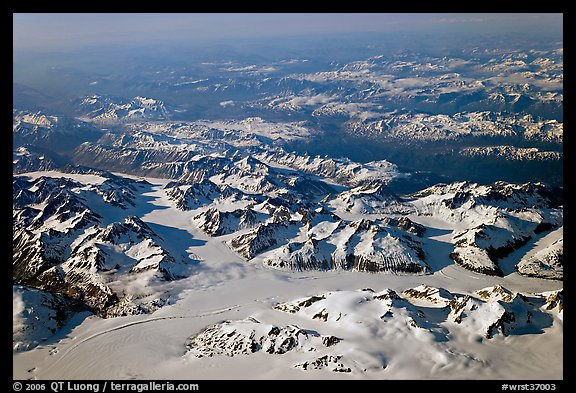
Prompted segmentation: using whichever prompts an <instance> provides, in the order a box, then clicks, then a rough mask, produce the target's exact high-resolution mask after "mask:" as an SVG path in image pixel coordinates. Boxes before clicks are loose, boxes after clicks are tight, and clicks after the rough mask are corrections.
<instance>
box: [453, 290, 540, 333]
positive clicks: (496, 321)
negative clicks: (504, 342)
mask: <svg viewBox="0 0 576 393" xmlns="http://www.w3.org/2000/svg"><path fill="white" fill-rule="evenodd" d="M476 294H477V295H478V296H479V297H480V299H482V300H479V299H477V298H474V297H471V296H469V295H466V296H463V297H455V298H454V299H452V301H450V304H449V305H450V309H451V311H450V314H449V316H448V319H449V320H451V321H453V322H455V323H457V324H461V325H463V326H465V327H466V328H467V329H469V330H471V331H472V332H475V333H478V334H481V335H483V336H484V337H486V338H488V339H490V338H492V337H494V336H495V335H496V334H502V335H504V336H507V335H510V334H522V333H536V332H539V331H541V330H540V329H541V326H546V325H547V324H549V322H548V321H549V319H550V317H549V316H548V315H546V314H544V313H542V312H541V311H540V310H538V309H537V308H536V307H534V306H533V305H532V304H531V303H530V302H528V299H527V298H526V297H524V296H522V295H520V294H518V293H511V292H510V291H508V290H507V289H505V288H503V287H501V286H499V285H497V286H494V287H489V288H484V289H482V290H479V291H477V292H476Z"/></svg>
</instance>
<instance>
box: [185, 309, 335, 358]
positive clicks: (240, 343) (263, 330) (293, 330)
mask: <svg viewBox="0 0 576 393" xmlns="http://www.w3.org/2000/svg"><path fill="white" fill-rule="evenodd" d="M336 340H337V339H335V338H331V337H328V338H326V337H320V336H319V335H318V334H317V333H314V332H312V331H306V330H304V329H300V328H299V327H298V326H296V325H288V326H285V327H278V326H274V325H268V324H263V323H260V322H259V321H257V320H256V319H254V318H248V319H245V320H241V321H225V322H222V323H219V324H216V325H213V326H210V327H208V328H206V329H205V330H203V331H202V332H200V333H198V334H197V335H196V336H193V337H190V338H189V339H188V342H187V344H186V347H187V349H188V353H189V354H190V355H193V356H195V357H198V358H201V357H206V356H208V357H211V356H215V355H226V356H237V355H248V354H251V353H255V352H259V351H263V352H266V353H269V354H278V355H281V354H284V353H286V352H289V351H300V352H309V351H315V350H316V347H322V346H324V347H329V346H333V345H336V344H337V341H336Z"/></svg>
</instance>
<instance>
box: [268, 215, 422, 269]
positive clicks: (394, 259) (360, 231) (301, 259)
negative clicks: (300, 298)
mask: <svg viewBox="0 0 576 393" xmlns="http://www.w3.org/2000/svg"><path fill="white" fill-rule="evenodd" d="M319 225H320V224H319ZM322 228H323V230H322V233H323V235H322V236H323V237H322V238H321V239H317V236H315V234H316V233H318V232H320V230H317V231H314V230H312V229H311V230H309V231H308V240H306V241H305V242H299V241H289V242H288V244H286V245H284V246H281V247H280V248H278V249H276V250H274V252H272V253H271V254H270V255H269V256H268V257H267V258H266V259H265V261H264V263H265V264H266V265H267V266H271V267H275V268H279V269H290V270H331V269H343V270H355V271H366V272H391V273H415V274H422V273H427V272H428V271H429V268H428V266H427V264H426V262H424V258H425V255H424V252H423V250H422V249H421V246H420V243H419V241H418V240H416V239H414V238H413V237H412V236H411V235H410V234H408V233H406V232H403V231H397V230H395V229H393V228H390V227H385V226H383V225H381V224H379V223H377V222H373V221H370V220H365V219H363V220H358V221H354V222H351V223H350V224H347V225H346V224H344V223H343V222H342V221H339V222H335V223H333V225H331V224H330V221H328V222H325V223H322Z"/></svg>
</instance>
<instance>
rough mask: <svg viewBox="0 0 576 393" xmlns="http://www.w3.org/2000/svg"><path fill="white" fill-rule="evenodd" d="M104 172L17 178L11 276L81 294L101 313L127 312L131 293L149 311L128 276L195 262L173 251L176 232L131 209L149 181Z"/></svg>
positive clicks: (174, 273) (172, 275)
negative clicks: (159, 230) (165, 233)
mask: <svg viewBox="0 0 576 393" xmlns="http://www.w3.org/2000/svg"><path fill="white" fill-rule="evenodd" d="M102 174H103V175H104V176H108V177H102V176H97V175H79V176H78V175H70V176H76V177H77V178H78V179H79V180H71V179H69V178H67V177H48V176H39V177H37V178H35V179H30V178H28V177H26V176H22V177H15V178H14V181H13V195H14V197H13V205H14V210H13V227H14V237H13V238H14V247H13V280H14V282H15V283H18V284H21V285H22V284H24V285H28V286H31V287H35V288H39V289H42V290H45V291H50V292H53V293H56V294H61V295H65V296H68V297H70V298H73V299H76V300H78V301H79V302H81V303H83V304H85V305H86V306H88V307H89V308H91V309H92V310H94V311H95V312H97V313H99V314H101V315H108V316H114V315H122V314H124V313H126V312H128V311H126V310H128V309H129V308H130V307H128V305H127V304H124V303H126V301H125V299H132V300H133V302H132V303H133V304H132V306H131V307H132V308H133V309H134V310H132V311H134V312H145V310H146V309H147V308H146V307H145V306H143V307H140V308H139V303H140V301H139V300H138V299H137V298H134V297H133V295H136V293H131V292H130V290H129V289H127V287H125V285H123V284H122V283H125V284H126V283H128V282H129V281H131V280H133V279H134V275H140V276H141V277H140V280H141V281H142V282H143V283H144V282H148V283H151V284H152V283H154V282H157V281H158V282H160V281H162V280H172V279H178V278H182V277H185V276H187V275H189V274H190V266H189V263H188V262H186V260H185V258H184V257H183V256H182V255H172V253H171V252H170V251H168V249H167V248H166V247H167V241H168V244H169V243H170V239H166V240H165V239H163V238H161V237H160V236H159V235H158V234H156V233H155V232H154V230H152V229H151V228H150V227H149V226H148V225H147V224H146V223H144V222H143V221H142V220H140V219H139V218H138V217H137V216H133V215H130V212H131V211H132V212H133V211H135V208H136V204H137V203H138V202H137V200H138V199H139V196H137V195H138V194H139V193H141V192H142V190H143V189H146V187H147V185H149V184H148V183H146V182H138V181H135V180H131V179H127V178H122V177H119V176H115V175H111V174H104V173H102ZM82 176H84V177H82ZM85 179H93V181H92V182H89V181H88V182H87V183H83V182H82V180H84V181H87V180H85ZM115 217H117V218H118V219H119V220H118V221H116V220H115ZM122 217H123V218H122ZM168 248H170V247H169V246H168ZM123 299H124V303H123ZM119 305H122V307H120V308H119Z"/></svg>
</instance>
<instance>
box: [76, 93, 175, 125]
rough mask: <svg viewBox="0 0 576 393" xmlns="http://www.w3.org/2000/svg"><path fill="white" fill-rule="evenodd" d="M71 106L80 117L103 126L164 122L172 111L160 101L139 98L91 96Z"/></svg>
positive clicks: (78, 100)
mask: <svg viewBox="0 0 576 393" xmlns="http://www.w3.org/2000/svg"><path fill="white" fill-rule="evenodd" d="M73 105H75V107H76V111H77V112H78V113H79V114H80V115H81V117H85V118H87V119H88V120H90V121H94V122H97V123H104V124H106V123H118V122H126V121H134V120H146V119H150V120H151V119H153V120H166V119H168V118H170V117H171V114H172V111H173V110H172V109H170V108H169V107H168V106H167V105H166V104H164V102H162V101H161V100H156V99H153V98H146V97H140V96H136V97H134V98H132V99H129V100H127V99H124V98H121V97H113V96H101V95H91V96H86V97H80V98H78V99H77V100H75V101H74V102H73Z"/></svg>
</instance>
